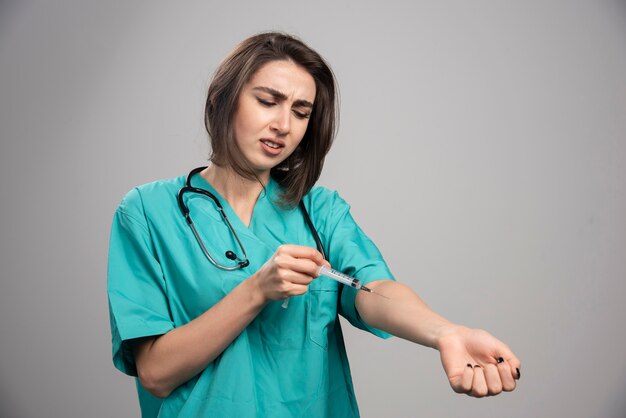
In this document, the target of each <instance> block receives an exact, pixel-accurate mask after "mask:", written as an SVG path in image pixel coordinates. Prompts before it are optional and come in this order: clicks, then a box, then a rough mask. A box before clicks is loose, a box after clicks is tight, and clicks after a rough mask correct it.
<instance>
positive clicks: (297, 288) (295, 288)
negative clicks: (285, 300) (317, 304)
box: [286, 283, 309, 296]
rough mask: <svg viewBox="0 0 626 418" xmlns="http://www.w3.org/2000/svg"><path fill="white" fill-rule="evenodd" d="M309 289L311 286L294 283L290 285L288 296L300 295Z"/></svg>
mask: <svg viewBox="0 0 626 418" xmlns="http://www.w3.org/2000/svg"><path fill="white" fill-rule="evenodd" d="M308 289H309V287H308V286H307V285H301V284H295V283H294V284H292V285H291V286H290V287H289V290H288V291H287V293H286V294H287V296H300V295H304V294H305V293H306V292H307V290H308Z"/></svg>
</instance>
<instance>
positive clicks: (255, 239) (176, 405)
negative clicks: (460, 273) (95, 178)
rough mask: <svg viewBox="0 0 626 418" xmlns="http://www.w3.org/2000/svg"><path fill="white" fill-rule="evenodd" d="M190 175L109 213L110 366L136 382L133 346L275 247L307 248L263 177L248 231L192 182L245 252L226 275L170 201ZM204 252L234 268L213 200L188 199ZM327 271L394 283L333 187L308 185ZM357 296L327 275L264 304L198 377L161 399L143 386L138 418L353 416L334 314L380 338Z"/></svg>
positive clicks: (218, 294) (153, 187)
mask: <svg viewBox="0 0 626 418" xmlns="http://www.w3.org/2000/svg"><path fill="white" fill-rule="evenodd" d="M185 179H186V176H181V177H177V178H174V179H170V180H162V181H156V182H153V183H149V184H146V185H143V186H140V187H137V188H135V189H133V190H131V191H130V192H129V193H128V194H127V195H126V196H125V197H124V199H123V200H122V202H121V203H120V205H119V207H118V208H117V210H116V212H115V215H114V219H113V226H112V231H111V240H110V249H109V264H108V296H109V312H110V319H111V333H112V343H113V363H114V364H115V367H117V368H118V369H119V370H121V371H122V372H124V373H126V374H128V375H131V376H137V369H136V367H135V361H134V358H133V354H132V351H131V348H130V344H129V340H132V339H135V338H140V337H146V336H155V335H162V334H165V333H167V332H168V331H170V330H172V329H173V328H175V327H179V326H181V325H184V324H186V323H188V322H190V321H191V320H193V319H194V318H196V317H198V316H199V315H201V314H202V313H203V312H205V311H206V310H207V309H210V308H211V307H212V306H213V305H215V304H216V303H217V302H218V301H219V300H220V299H222V298H223V297H224V296H225V295H226V294H227V293H229V292H230V291H231V290H232V289H233V288H234V287H236V286H237V285H238V284H240V283H241V282H242V281H243V280H245V279H246V278H248V277H249V276H250V275H252V274H253V273H254V272H256V271H257V270H258V269H259V268H260V267H261V266H262V265H263V264H264V263H265V262H266V261H267V260H268V259H269V258H270V257H271V256H272V255H273V254H274V252H275V251H276V249H277V248H278V247H279V246H280V245H282V244H298V245H306V246H310V247H313V248H315V247H316V245H315V240H314V238H313V235H312V233H311V230H310V229H309V228H308V226H307V225H306V223H305V220H304V217H303V215H302V212H301V211H300V209H299V208H297V207H296V208H293V209H285V208H283V207H281V206H279V205H278V204H277V203H276V201H277V197H278V193H279V192H280V186H279V185H278V184H277V183H276V182H275V181H273V180H271V181H270V182H269V183H268V185H267V187H266V191H264V192H262V193H261V195H260V196H259V198H258V200H257V202H256V206H255V208H254V212H253V215H252V220H251V222H250V225H249V226H248V227H246V226H245V225H244V224H243V223H242V222H241V220H240V219H239V218H238V216H237V215H236V214H235V212H234V211H233V209H232V208H231V207H230V206H229V204H228V203H227V202H226V200H225V199H223V198H222V197H221V196H220V195H219V193H217V192H216V191H215V189H214V188H213V187H212V186H211V185H210V184H209V183H208V182H206V181H205V180H204V178H203V177H202V176H200V175H195V176H194V177H193V178H192V182H191V183H192V185H193V186H195V187H201V188H204V189H206V190H208V191H210V192H211V193H213V194H214V195H215V196H217V197H218V199H219V200H220V202H221V203H222V205H223V207H224V209H225V211H226V214H227V216H228V218H229V220H230V221H231V223H232V225H233V227H234V229H235V231H236V232H237V235H238V236H239V239H240V240H241V241H242V244H243V246H244V248H245V249H246V252H247V254H248V258H249V260H250V265H249V266H248V267H246V268H244V269H241V270H235V271H223V270H220V269H218V268H217V267H215V266H214V265H213V264H211V262H210V261H209V260H208V259H207V258H206V257H205V256H204V254H203V253H202V251H201V249H200V246H199V244H198V242H197V241H196V239H195V237H194V235H193V233H192V231H191V229H190V228H189V226H188V224H187V223H186V221H185V219H184V217H183V216H182V214H181V212H180V210H179V208H178V204H177V202H176V195H177V193H178V191H179V189H180V188H181V187H183V185H184V183H185ZM185 201H186V202H187V205H188V207H189V209H190V213H191V216H192V218H193V220H194V223H195V224H196V227H197V229H198V232H199V234H200V235H201V237H202V240H203V241H204V244H205V246H206V247H207V250H208V251H209V254H211V256H213V257H214V258H216V259H217V261H218V262H219V263H220V264H222V265H232V264H233V261H232V260H229V259H227V258H226V257H225V255H224V253H225V251H227V250H233V251H234V252H235V253H237V254H238V255H240V256H241V254H240V250H239V247H238V246H237V244H236V243H235V241H234V239H233V237H232V234H231V233H230V231H229V230H228V227H227V226H226V224H225V222H224V221H223V220H222V218H221V216H220V214H219V212H218V210H217V209H216V207H215V205H214V204H213V203H212V202H211V200H210V199H208V198H206V197H204V196H202V195H200V194H197V193H187V194H185ZM303 202H304V204H305V206H306V208H307V210H308V212H309V214H310V217H311V220H312V222H313V224H314V225H315V228H316V229H317V231H318V234H319V235H320V238H321V241H322V243H323V246H324V250H325V251H326V254H327V257H328V261H329V262H330V263H331V265H332V266H333V268H335V269H337V270H339V271H342V272H344V273H346V274H349V275H351V276H354V277H357V278H358V279H360V280H361V281H362V282H363V284H366V283H368V282H370V281H373V280H380V279H392V280H393V276H392V274H391V272H390V271H389V268H388V267H387V265H386V263H385V261H384V260H383V257H382V256H381V254H380V252H379V251H378V249H377V248H376V246H375V245H374V243H373V242H372V241H371V240H370V239H369V238H368V237H367V236H366V235H365V234H364V233H363V231H362V230H361V228H359V226H358V225H357V224H356V222H355V221H354V219H353V218H352V216H351V215H350V211H349V210H350V207H349V205H348V204H347V203H346V202H345V201H344V200H343V199H342V198H341V197H340V196H339V195H338V194H337V192H334V191H331V190H328V189H326V188H323V187H314V188H313V189H312V190H311V191H310V192H309V193H308V194H307V195H306V196H305V197H304V199H303ZM356 292H357V291H356V290H354V289H353V288H350V287H347V286H343V285H341V284H339V283H337V282H335V281H333V280H330V279H328V278H326V277H319V278H317V279H315V280H314V281H313V282H312V283H311V284H310V285H309V288H308V291H307V292H306V293H305V294H304V295H300V296H294V297H291V298H290V302H289V306H288V308H287V309H284V308H282V307H281V304H282V301H273V302H270V303H269V304H268V305H266V307H265V308H264V309H263V310H262V311H261V312H260V313H259V315H258V316H257V317H256V318H255V320H254V321H252V322H251V323H250V324H249V325H248V326H247V327H246V328H245V329H244V330H243V331H242V333H241V334H240V335H239V336H238V337H237V338H236V339H235V340H234V341H233V342H232V343H231V344H230V345H229V346H228V347H227V348H226V349H225V350H224V352H223V353H222V354H220V355H219V356H218V357H217V358H216V359H215V360H214V361H212V362H211V363H209V364H208V366H207V367H206V369H204V371H202V372H201V373H200V374H198V375H197V376H195V377H194V378H192V379H190V380H189V381H188V382H186V383H184V384H182V385H181V386H179V387H178V388H177V389H175V390H174V391H173V392H172V393H171V394H170V395H169V396H168V397H167V398H164V399H158V398H155V397H153V396H152V395H150V394H149V393H148V392H147V391H146V390H145V389H144V388H143V387H142V386H141V384H140V383H139V381H138V379H137V381H136V383H137V390H138V394H139V401H140V406H141V410H142V416H143V417H167V418H170V417H185V418H188V417H228V418H232V417H278V418H280V417H296V416H298V417H316V418H318V417H358V416H359V411H358V407H357V403H356V398H355V395H354V389H353V385H352V378H351V376H350V367H349V364H348V359H347V357H346V350H345V346H344V342H343V336H342V331H341V327H340V322H339V320H338V316H337V315H338V314H340V315H342V316H343V317H344V318H346V319H347V320H348V321H349V322H350V323H351V324H352V325H354V326H356V327H358V328H361V329H363V330H366V331H369V332H371V333H373V334H375V335H377V336H380V337H383V338H387V337H389V334H386V333H385V332H383V331H381V330H377V329H375V328H372V327H370V326H368V325H367V324H366V323H365V322H364V321H363V320H362V319H361V318H360V317H359V314H358V312H357V311H356V308H355V297H356Z"/></svg>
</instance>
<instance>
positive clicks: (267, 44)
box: [204, 32, 338, 206]
mask: <svg viewBox="0 0 626 418" xmlns="http://www.w3.org/2000/svg"><path fill="white" fill-rule="evenodd" d="M276 60H290V61H293V62H294V63H295V64H297V65H299V66H300V67H302V68H304V69H305V70H306V71H307V72H308V73H309V74H310V75H311V76H312V77H313V79H314V80H315V88H316V93H315V102H314V105H313V109H312V111H311V115H310V119H309V124H308V126H307V130H306V132H305V134H304V137H303V138H302V141H301V142H300V144H299V145H298V147H297V148H296V149H295V150H294V151H293V153H292V154H291V155H290V156H289V157H288V158H287V159H285V161H283V162H282V163H281V164H279V165H278V166H276V167H274V168H273V169H272V170H271V176H272V178H274V179H275V180H276V181H277V182H278V183H279V184H280V185H281V187H282V189H283V191H282V194H281V197H280V203H282V204H285V205H288V206H294V205H296V204H298V202H299V201H300V200H302V197H303V196H304V195H305V194H307V193H308V192H309V190H311V187H313V185H314V184H315V182H316V181H317V179H318V178H319V176H320V174H321V172H322V167H323V165H324V158H325V157H326V154H327V153H328V151H329V150H330V147H331V145H332V142H333V139H334V137H335V132H336V126H337V120H338V105H337V99H338V97H337V92H336V87H335V84H336V83H335V77H334V75H333V72H332V70H331V69H330V67H329V66H328V65H327V64H326V62H325V61H324V59H323V58H322V57H321V56H320V55H319V54H318V53H317V52H315V51H314V50H312V49H311V48H309V47H308V46H307V45H306V44H304V43H303V42H302V41H300V40H299V39H297V38H295V37H293V36H292V35H288V34H285V33H279V32H266V33H260V34H257V35H254V36H251V37H249V38H247V39H245V40H244V41H243V42H241V43H240V44H239V45H238V46H237V47H236V48H235V49H234V50H233V51H232V52H231V53H230V54H229V55H228V56H227V57H226V59H225V60H224V61H223V62H222V63H221V64H220V66H219V67H218V68H217V70H216V72H215V75H214V76H213V81H212V82H211V85H210V86H209V91H208V96H207V102H206V108H205V113H204V124H205V126H206V129H207V132H208V133H209V137H210V141H211V155H210V158H209V159H210V160H211V162H213V163H214V164H216V165H218V166H223V165H228V166H230V167H231V168H233V169H234V170H235V172H236V173H237V174H239V175H241V176H243V177H245V178H248V179H254V178H256V175H255V173H254V172H253V171H252V169H251V168H250V167H249V165H248V164H247V163H246V160H245V159H244V158H243V155H242V153H241V150H240V149H239V147H238V146H237V143H236V141H235V140H234V134H233V128H232V122H233V116H234V114H235V111H236V110H237V101H238V98H239V94H240V92H241V90H242V88H243V86H244V85H245V84H246V83H247V82H248V81H249V80H250V78H251V77H252V76H253V75H254V73H255V72H256V71H257V70H258V69H259V68H261V67H262V66H263V65H264V64H267V63H268V62H271V61H276Z"/></svg>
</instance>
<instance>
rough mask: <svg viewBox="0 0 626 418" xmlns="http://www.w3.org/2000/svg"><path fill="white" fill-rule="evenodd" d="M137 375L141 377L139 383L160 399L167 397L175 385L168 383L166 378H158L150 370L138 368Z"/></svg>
mask: <svg viewBox="0 0 626 418" xmlns="http://www.w3.org/2000/svg"><path fill="white" fill-rule="evenodd" d="M137 375H138V377H139V383H141V386H143V388H144V389H145V390H147V391H148V393H150V394H151V395H152V396H155V397H157V398H159V399H163V398H167V397H168V396H169V395H170V393H172V391H173V390H174V388H173V387H171V386H170V385H168V384H167V382H166V381H165V379H162V378H158V377H156V376H155V375H154V373H151V372H150V371H148V370H145V369H137Z"/></svg>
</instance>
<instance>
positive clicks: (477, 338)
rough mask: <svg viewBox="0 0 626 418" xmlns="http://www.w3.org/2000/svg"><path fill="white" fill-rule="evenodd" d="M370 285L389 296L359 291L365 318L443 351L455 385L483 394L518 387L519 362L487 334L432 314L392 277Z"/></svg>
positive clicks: (460, 390) (359, 306)
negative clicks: (383, 296)
mask: <svg viewBox="0 0 626 418" xmlns="http://www.w3.org/2000/svg"><path fill="white" fill-rule="evenodd" d="M367 287H369V288H371V289H374V290H375V291H376V292H378V293H381V294H383V295H385V296H387V297H389V298H390V299H389V300H387V299H384V298H380V297H377V296H376V295H372V294H368V293H365V292H359V294H358V295H357V298H356V308H357V310H358V312H359V314H360V315H361V318H363V320H364V321H365V322H366V323H367V324H369V325H370V326H373V327H375V328H378V329H382V330H384V331H387V332H389V333H390V334H393V335H396V336H398V337H400V338H403V339H406V340H408V341H412V342H414V343H417V344H421V345H425V346H427V347H431V348H435V349H437V350H439V352H440V356H441V362H442V365H443V367H444V370H445V372H446V375H447V376H448V380H449V382H450V385H451V386H452V389H454V391H455V392H458V393H466V394H468V395H470V396H475V397H482V396H486V395H497V394H498V393H500V392H502V391H503V390H504V391H512V390H513V389H515V386H516V384H515V379H519V368H520V367H521V363H520V361H519V360H518V359H517V357H515V355H514V354H513V353H512V352H511V350H510V349H509V348H508V347H507V346H506V345H505V344H503V343H502V342H500V341H499V340H497V339H496V338H494V337H493V336H491V335H490V334H489V333H487V332H485V331H483V330H479V329H471V328H467V327H463V326H460V325H456V324H453V323H451V322H450V321H448V320H446V319H445V318H443V317H442V316H440V315H438V314H437V313H435V312H433V311H432V310H431V309H430V308H429V307H428V306H426V304H425V303H424V302H423V301H422V300H421V299H420V297H419V296H418V295H417V294H416V293H415V292H414V291H413V290H411V289H410V288H409V287H408V286H406V285H403V284H402V283H398V282H394V281H391V280H379V281H375V282H371V283H369V284H368V285H367Z"/></svg>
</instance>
